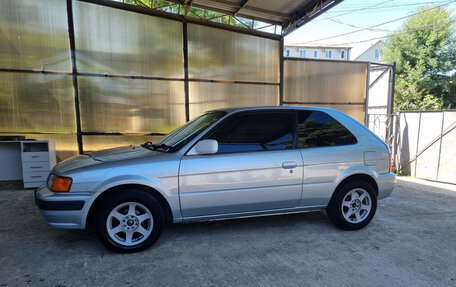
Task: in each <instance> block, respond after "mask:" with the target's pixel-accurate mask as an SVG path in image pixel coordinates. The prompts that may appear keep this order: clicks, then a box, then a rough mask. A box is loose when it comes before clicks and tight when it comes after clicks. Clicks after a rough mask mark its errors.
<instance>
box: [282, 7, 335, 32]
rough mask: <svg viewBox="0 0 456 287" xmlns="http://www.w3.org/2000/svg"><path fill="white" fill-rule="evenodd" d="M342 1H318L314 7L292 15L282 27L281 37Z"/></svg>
mask: <svg viewBox="0 0 456 287" xmlns="http://www.w3.org/2000/svg"><path fill="white" fill-rule="evenodd" d="M342 1H343V0H326V1H319V2H318V3H317V4H316V5H311V6H307V7H305V8H304V9H303V10H302V11H301V12H299V13H296V14H295V15H293V16H292V17H291V19H290V20H288V21H287V22H286V23H284V24H283V25H282V36H284V37H285V36H286V35H288V34H290V33H291V32H293V31H294V30H296V29H298V28H299V27H301V26H302V25H304V24H306V23H307V22H309V21H311V20H313V19H315V18H316V17H318V16H320V15H321V14H323V13H324V12H326V11H327V10H329V9H331V8H332V7H334V6H336V5H337V4H339V3H340V2H342Z"/></svg>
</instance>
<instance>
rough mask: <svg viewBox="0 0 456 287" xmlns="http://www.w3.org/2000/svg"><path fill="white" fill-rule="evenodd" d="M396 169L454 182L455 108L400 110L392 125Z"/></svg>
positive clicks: (413, 174) (419, 176)
mask: <svg viewBox="0 0 456 287" xmlns="http://www.w3.org/2000/svg"><path fill="white" fill-rule="evenodd" d="M394 135H395V143H394V144H395V150H396V152H395V154H394V163H395V165H396V169H397V170H398V171H399V172H400V173H403V174H406V175H411V176H413V177H418V178H422V179H428V180H436V181H442V182H448V183H453V184H456V166H455V165H454V159H455V158H456V149H455V148H454V147H455V146H456V111H455V110H448V111H422V112H402V113H399V114H398V115H397V118H396V121H395V125H394Z"/></svg>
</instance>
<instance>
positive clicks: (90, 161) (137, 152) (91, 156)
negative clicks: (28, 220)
mask: <svg viewBox="0 0 456 287" xmlns="http://www.w3.org/2000/svg"><path fill="white" fill-rule="evenodd" d="M155 155H163V152H158V151H153V150H149V149H146V148H143V147H142V146H128V147H119V148H111V149H106V150H100V151H96V152H90V153H86V154H82V155H78V156H75V157H72V158H69V159H67V160H64V161H62V162H60V163H59V164H58V165H56V166H55V168H54V172H55V173H57V174H62V175H63V174H65V173H68V172H70V171H74V170H76V169H81V168H85V167H90V166H94V165H100V164H105V163H112V162H119V161H127V160H133V159H137V158H145V157H151V156H155Z"/></svg>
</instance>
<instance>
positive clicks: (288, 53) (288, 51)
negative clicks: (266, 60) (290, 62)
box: [287, 49, 290, 57]
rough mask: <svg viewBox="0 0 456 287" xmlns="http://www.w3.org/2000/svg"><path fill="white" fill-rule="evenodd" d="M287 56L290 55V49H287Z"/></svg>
mask: <svg viewBox="0 0 456 287" xmlns="http://www.w3.org/2000/svg"><path fill="white" fill-rule="evenodd" d="M287 57H290V50H288V49H287Z"/></svg>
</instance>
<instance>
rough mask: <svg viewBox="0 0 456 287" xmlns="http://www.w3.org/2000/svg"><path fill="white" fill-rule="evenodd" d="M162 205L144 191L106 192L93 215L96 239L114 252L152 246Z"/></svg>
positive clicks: (159, 228) (160, 225)
mask: <svg viewBox="0 0 456 287" xmlns="http://www.w3.org/2000/svg"><path fill="white" fill-rule="evenodd" d="M163 221H164V215H163V209H162V207H161V205H160V204H159V203H158V202H157V200H155V198H153V196H151V195H150V194H148V193H147V192H145V191H142V190H122V191H117V192H115V193H114V194H112V195H110V196H108V197H107V198H106V199H105V202H104V203H103V204H102V205H101V208H100V210H99V212H98V213H97V218H96V230H97V235H98V237H99V239H100V241H101V242H102V243H103V245H104V246H106V247H107V248H108V249H110V250H112V251H114V252H117V253H132V252H139V251H142V250H145V249H147V248H149V247H150V246H152V245H153V244H154V243H155V242H156V241H157V240H158V238H159V237H160V234H161V232H162V230H163Z"/></svg>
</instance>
